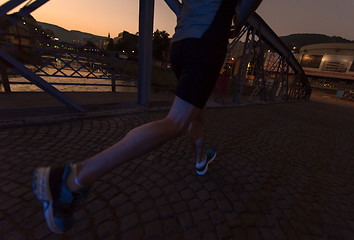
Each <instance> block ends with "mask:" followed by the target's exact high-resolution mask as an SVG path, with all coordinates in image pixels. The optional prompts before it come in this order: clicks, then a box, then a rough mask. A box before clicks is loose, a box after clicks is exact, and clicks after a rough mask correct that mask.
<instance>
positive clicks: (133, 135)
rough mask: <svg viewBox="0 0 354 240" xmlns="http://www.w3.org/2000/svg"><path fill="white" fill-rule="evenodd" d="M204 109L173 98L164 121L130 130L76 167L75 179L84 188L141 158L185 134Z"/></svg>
mask: <svg viewBox="0 0 354 240" xmlns="http://www.w3.org/2000/svg"><path fill="white" fill-rule="evenodd" d="M202 111H203V110H201V109H199V108H196V107H195V106H193V105H191V104H189V103H187V102H186V101H184V100H182V99H180V98H179V97H175V100H174V103H173V105H172V107H171V110H170V112H169V113H168V115H167V117H166V118H165V119H162V120H159V121H155V122H151V123H148V124H145V125H142V126H140V127H137V128H135V129H133V130H131V131H130V132H129V133H128V134H127V135H126V136H125V137H124V138H123V139H122V140H120V141H119V142H117V143H116V144H114V145H113V146H111V147H110V148H108V149H106V150H105V151H103V152H101V153H99V154H97V155H95V156H93V157H91V158H89V159H87V160H85V161H83V162H79V163H78V164H77V180H78V182H79V183H80V184H81V185H83V186H89V185H92V184H93V182H94V181H96V180H97V179H98V178H100V177H101V176H103V175H104V174H106V173H108V172H109V171H111V170H113V169H115V168H116V167H118V166H120V165H121V164H123V163H125V162H127V161H129V160H132V159H134V158H137V157H140V156H142V155H144V154H146V153H148V152H150V151H151V150H153V149H155V148H156V147H158V146H160V145H162V144H163V143H165V142H167V141H168V140H170V139H173V138H175V137H177V136H180V135H182V134H184V133H185V132H186V130H187V128H188V126H189V124H190V123H191V122H192V121H194V120H195V119H196V118H197V117H198V116H199V115H200V114H201V112H202Z"/></svg>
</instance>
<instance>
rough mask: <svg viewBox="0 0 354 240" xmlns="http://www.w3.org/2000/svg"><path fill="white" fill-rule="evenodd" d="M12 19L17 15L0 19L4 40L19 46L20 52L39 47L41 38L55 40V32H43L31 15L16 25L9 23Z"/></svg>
mask: <svg viewBox="0 0 354 240" xmlns="http://www.w3.org/2000/svg"><path fill="white" fill-rule="evenodd" d="M11 17H15V15H14V14H11V15H5V16H3V17H1V18H0V24H1V28H2V29H4V32H5V34H4V35H3V36H2V40H3V41H5V42H8V43H13V44H15V45H17V46H18V48H19V50H20V51H23V50H24V48H25V47H29V46H33V45H37V44H38V39H39V38H45V39H54V38H55V35H54V33H53V31H50V30H43V29H42V27H41V26H39V25H38V23H37V21H36V20H35V19H34V18H33V17H32V16H31V15H29V16H28V17H26V18H23V19H21V20H19V21H17V23H16V24H15V25H12V24H11V23H10V22H9V18H11Z"/></svg>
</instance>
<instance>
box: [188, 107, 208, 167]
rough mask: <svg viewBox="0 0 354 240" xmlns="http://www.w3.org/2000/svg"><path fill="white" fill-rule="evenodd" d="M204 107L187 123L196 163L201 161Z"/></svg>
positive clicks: (202, 155) (202, 156)
mask: <svg viewBox="0 0 354 240" xmlns="http://www.w3.org/2000/svg"><path fill="white" fill-rule="evenodd" d="M205 112H206V107H204V108H203V110H202V111H201V112H200V114H199V115H198V116H197V117H196V118H195V119H194V120H193V122H191V123H190V124H189V129H188V135H189V139H190V141H191V143H192V148H193V151H194V153H195V157H196V163H200V162H202V161H203V158H204V153H203V128H204V119H205Z"/></svg>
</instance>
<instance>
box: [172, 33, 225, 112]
mask: <svg viewBox="0 0 354 240" xmlns="http://www.w3.org/2000/svg"><path fill="white" fill-rule="evenodd" d="M225 56H226V44H215V42H213V41H207V40H204V39H198V38H187V39H183V40H180V41H177V42H173V43H172V44H171V51H170V58H171V65H172V69H173V71H174V72H175V74H176V76H177V79H178V85H177V89H176V96H178V97H179V98H181V99H183V100H185V101H186V102H188V103H190V104H192V105H194V106H196V107H198V108H201V109H202V108H203V107H204V105H205V103H206V102H207V101H208V98H209V96H210V94H211V92H212V91H213V88H214V86H215V83H216V81H217V79H218V76H219V74H220V69H221V67H222V65H223V63H224V60H225Z"/></svg>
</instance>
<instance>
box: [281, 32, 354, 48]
mask: <svg viewBox="0 0 354 240" xmlns="http://www.w3.org/2000/svg"><path fill="white" fill-rule="evenodd" d="M280 39H281V40H282V41H283V42H284V43H285V45H286V46H287V47H288V48H289V49H293V47H296V49H297V50H300V48H302V47H303V46H306V45H310V44H317V43H354V41H350V40H348V39H345V38H342V37H338V36H334V37H330V36H327V35H324V34H315V33H298V34H291V35H288V36H282V37H280Z"/></svg>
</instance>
